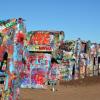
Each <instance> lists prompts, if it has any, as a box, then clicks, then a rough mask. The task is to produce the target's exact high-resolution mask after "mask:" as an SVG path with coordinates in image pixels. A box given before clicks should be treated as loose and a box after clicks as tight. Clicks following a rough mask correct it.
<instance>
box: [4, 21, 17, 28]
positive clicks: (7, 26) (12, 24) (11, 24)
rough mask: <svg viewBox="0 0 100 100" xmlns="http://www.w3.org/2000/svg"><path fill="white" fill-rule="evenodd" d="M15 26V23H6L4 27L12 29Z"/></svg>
mask: <svg viewBox="0 0 100 100" xmlns="http://www.w3.org/2000/svg"><path fill="white" fill-rule="evenodd" d="M16 24H17V23H16V22H10V23H7V24H6V25H5V26H6V28H9V27H12V26H14V25H16Z"/></svg>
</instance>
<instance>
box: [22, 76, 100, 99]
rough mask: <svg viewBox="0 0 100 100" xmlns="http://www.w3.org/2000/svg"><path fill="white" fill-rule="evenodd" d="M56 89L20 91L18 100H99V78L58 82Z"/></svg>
mask: <svg viewBox="0 0 100 100" xmlns="http://www.w3.org/2000/svg"><path fill="white" fill-rule="evenodd" d="M56 88H57V91H55V92H52V91H51V89H50V88H48V89H46V90H42V89H21V97H20V100H100V77H93V78H86V79H80V80H76V81H70V82H60V85H59V86H57V87H56Z"/></svg>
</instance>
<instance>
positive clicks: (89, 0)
mask: <svg viewBox="0 0 100 100" xmlns="http://www.w3.org/2000/svg"><path fill="white" fill-rule="evenodd" d="M18 17H22V18H24V19H25V20H26V21H25V24H26V26H27V31H31V30H63V31H64V32H65V34H66V35H65V40H66V39H68V40H69V39H77V38H78V37H80V38H81V39H83V40H91V41H93V42H99V43H100V0H0V19H1V20H2V19H8V18H18Z"/></svg>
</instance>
